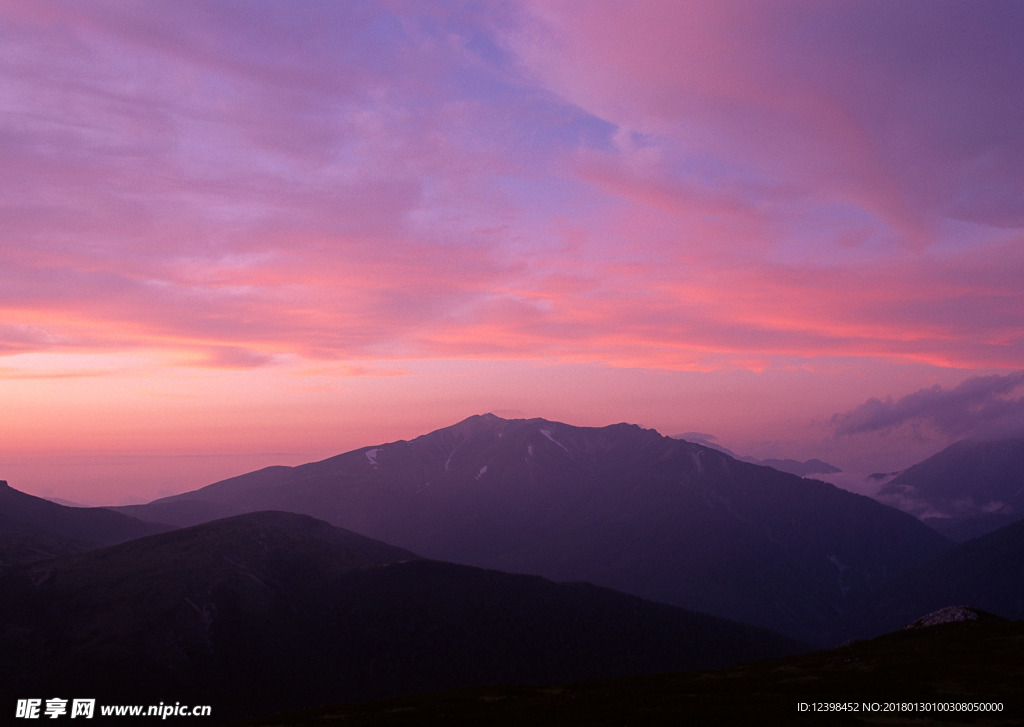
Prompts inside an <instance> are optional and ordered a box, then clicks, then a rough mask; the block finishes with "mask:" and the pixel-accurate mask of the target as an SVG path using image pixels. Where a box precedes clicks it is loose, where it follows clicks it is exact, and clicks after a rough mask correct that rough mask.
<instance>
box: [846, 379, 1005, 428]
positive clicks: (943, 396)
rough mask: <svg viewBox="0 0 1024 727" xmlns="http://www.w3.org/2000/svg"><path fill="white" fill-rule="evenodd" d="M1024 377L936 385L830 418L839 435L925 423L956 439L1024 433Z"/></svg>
mask: <svg viewBox="0 0 1024 727" xmlns="http://www.w3.org/2000/svg"><path fill="white" fill-rule="evenodd" d="M1022 388H1024V372H1017V373H1013V374H1008V375H1006V376H978V377H974V378H970V379H967V380H966V381H964V382H963V383H961V384H959V385H958V386H956V387H954V388H952V389H944V388H942V387H941V386H933V387H931V388H928V389H921V390H920V391H916V392H914V393H913V394H908V395H907V396H904V397H902V398H900V399H897V400H893V399H891V398H887V399H885V400H880V399H869V400H868V401H866V402H864V403H863V404H861V405H860V406H859V407H857V408H856V409H853V410H851V411H848V412H844V413H841V414H836V415H835V416H834V417H833V418H832V423H833V425H834V426H835V432H836V434H837V435H849V434H863V433H867V432H879V431H886V430H890V429H895V428H898V427H901V426H903V425H906V424H924V425H930V426H932V427H934V428H935V429H936V430H938V431H939V432H941V433H942V434H945V435H948V436H954V437H966V436H978V437H991V436H1000V435H1007V434H1017V435H1019V434H1022V433H1024V396H1022V395H1021V394H1022Z"/></svg>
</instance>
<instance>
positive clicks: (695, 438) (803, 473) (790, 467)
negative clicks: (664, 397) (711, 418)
mask: <svg viewBox="0 0 1024 727" xmlns="http://www.w3.org/2000/svg"><path fill="white" fill-rule="evenodd" d="M672 438H673V439H683V440H686V441H687V442H693V443H694V444H702V445H704V446H705V447H710V448H711V449H717V450H718V451H719V452H724V453H725V454H727V455H729V456H730V457H732V458H733V459H738V460H740V461H741V462H750V463H751V464H759V465H763V466H764V467H771V468H772V469H777V470H779V471H781V472H788V473H789V474H791V475H797V476H798V477H808V476H810V475H830V474H835V473H837V472H842V470H841V469H839V468H838V467H835V466H833V465H830V464H829V463H828V462H822V461H821V460H820V459H809V460H807V461H805V462H801V461H799V460H796V459H758V458H757V457H741V456H740V455H738V454H736V453H735V452H733V451H732V450H730V449H727V448H726V447H723V446H722V445H720V444H717V443H716V442H715V441H714V438H713V437H711V436H710V435H707V434H701V433H700V432H687V433H685V434H675V435H673V436H672Z"/></svg>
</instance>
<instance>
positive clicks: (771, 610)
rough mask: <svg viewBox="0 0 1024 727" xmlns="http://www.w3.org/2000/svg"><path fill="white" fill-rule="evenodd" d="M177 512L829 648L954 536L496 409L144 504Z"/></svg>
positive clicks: (658, 443)
mask: <svg viewBox="0 0 1024 727" xmlns="http://www.w3.org/2000/svg"><path fill="white" fill-rule="evenodd" d="M172 507H173V508H176V509H177V511H178V513H179V514H181V513H185V514H187V515H190V516H193V517H195V518H197V519H203V518H205V517H207V516H208V514H209V513H210V512H221V511H223V510H224V509H225V508H234V509H237V510H239V511H250V510H263V509H274V510H287V511H292V512H303V513H308V514H312V515H315V516H317V517H322V518H324V519H325V520H328V521H330V522H332V523H333V524H335V525H338V526H340V527H345V528H348V529H350V530H354V531H356V532H360V533H364V534H366V535H368V536H370V537H374V538H378V539H381V540H384V541H386V542H391V543H395V544H397V545H400V546H402V547H406V548H409V549H410V550H413V551H415V552H417V553H420V554H422V555H424V556H427V557H431V558H436V559H439V560H446V561H454V562H459V563H464V564H468V565H475V566H481V567H487V568H496V569H499V570H503V571H511V572H522V573H533V574H537V575H541V576H545V577H547V578H551V579H553V580H558V581H567V580H584V581H589V582H592V583H596V584H598V585H601V586H606V587H610V588H614V589H617V590H621V591H625V592H628V593H632V594H635V595H639V596H642V597H644V598H650V599H652V600H656V601H662V602H666V603H671V604H674V605H678V606H682V607H685V608H690V609H693V610H697V611H704V612H708V613H714V614H716V615H719V616H723V617H726V618H730V619H733V620H736V621H742V622H747V623H754V624H757V625H760V626H765V627H767V628H771V629H774V630H776V631H780V632H782V633H786V634H788V635H790V636H793V637H795V638H799V639H802V640H805V641H814V642H819V643H821V642H823V640H824V639H826V638H827V635H828V634H830V633H831V632H832V630H833V626H834V624H835V621H836V620H837V619H838V618H839V617H840V616H841V615H842V614H843V612H844V610H845V609H846V607H847V604H848V603H849V602H850V601H851V599H853V598H856V597H857V596H858V595H859V594H860V593H863V592H865V591H866V590H867V589H868V588H870V587H871V586H872V585H873V584H875V583H877V582H879V581H881V580H882V579H883V578H884V577H885V576H886V575H887V574H890V573H893V572H897V571H899V570H901V569H903V568H905V567H908V566H911V565H913V564H915V563H918V562H921V561H923V560H926V559H928V558H931V557H933V556H935V555H937V554H938V553H939V552H941V551H943V550H944V549H945V548H946V547H947V546H948V543H947V541H946V540H944V539H943V538H942V537H940V536H939V535H938V534H936V533H935V532H933V531H932V530H930V529H928V528H926V527H925V526H923V525H922V524H921V523H920V522H918V521H917V520H915V519H914V518H912V517H910V516H908V515H906V514H905V513H901V512H898V511H896V510H894V509H891V508H888V507H885V506H883V505H881V504H879V503H877V502H875V501H874V500H871V499H870V498H867V497H862V496H859V495H854V494H852V493H849V492H846V491H843V490H840V489H838V488H836V487H833V486H832V485H828V484H825V483H822V482H817V481H813V480H805V479H801V478H799V477H795V476H793V475H789V474H786V473H783V472H779V471H777V470H774V469H771V468H768V467H760V466H756V465H752V464H748V463H744V462H739V461H737V460H735V459H733V458H731V457H729V456H727V455H725V454H723V453H721V452H717V451H715V450H712V449H708V448H707V447H703V446H700V445H696V444H692V443H689V442H685V441H681V440H676V439H672V438H669V437H663V436H661V435H660V434H658V433H657V432H655V431H653V430H645V429H641V428H640V427H637V426H635V425H628V424H617V425H613V426H608V427H603V428H581V427H572V426H569V425H566V424H560V423H557V422H549V421H545V420H543V419H531V420H513V421H509V420H505V419H500V418H498V417H496V416H493V415H484V416H475V417H471V418H469V419H467V420H465V421H463V422H460V423H459V424H456V425H454V426H451V427H447V428H445V429H441V430H438V431H436V432H432V433H430V434H427V435H424V436H421V437H418V438H416V439H414V440H412V441H402V442H395V443H392V444H385V445H380V446H375V447H364V448H362V449H358V450H355V451H352V452H348V453H346V454H342V455H339V456H337V457H332V458H330V459H327V460H324V461H322V462H315V463H311V464H307V465H302V466H299V467H273V468H268V469H264V470H260V471H258V472H253V473H250V474H247V475H242V476H240V477H235V478H232V479H229V480H225V481H222V482H218V483H215V484H213V485H210V486H208V487H205V488H202V489H200V490H197V491H195V492H190V493H186V494H183V495H179V496H176V497H172V498H166V499H163V500H158V501H157V502H155V503H153V504H152V505H149V506H142V507H140V508H136V509H134V510H133V512H136V513H139V514H140V517H147V516H150V517H156V516H157V515H149V513H156V514H158V515H159V516H160V517H166V516H167V514H168V513H169V508H172ZM179 522H181V521H179Z"/></svg>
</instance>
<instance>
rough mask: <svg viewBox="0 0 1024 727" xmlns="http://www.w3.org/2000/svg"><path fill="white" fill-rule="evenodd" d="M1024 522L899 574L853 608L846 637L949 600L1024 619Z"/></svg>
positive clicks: (903, 620) (880, 628)
mask: <svg viewBox="0 0 1024 727" xmlns="http://www.w3.org/2000/svg"><path fill="white" fill-rule="evenodd" d="M1022 564H1024V521H1021V522H1016V523H1014V524H1012V525H1009V526H1006V527H1004V528H1001V529H999V530H996V531H995V532H992V533H989V534H987V535H985V536H982V537H980V538H976V539H974V540H971V541H968V542H966V543H963V544H961V545H958V546H956V547H955V548H954V549H952V550H950V551H949V552H947V553H944V554H942V555H940V556H938V557H937V558H935V559H933V560H931V561H929V562H927V563H923V564H920V565H917V566H915V567H914V568H913V569H911V570H910V571H907V572H904V573H900V574H898V576H897V577H895V578H892V579H890V580H889V581H887V582H886V583H884V584H882V585H881V586H879V587H878V588H877V589H875V591H874V592H872V593H871V594H870V595H869V596H868V598H867V599H866V600H865V602H864V603H861V604H858V606H856V607H855V608H853V609H851V614H852V618H851V623H850V624H849V625H848V627H847V629H846V633H845V635H846V636H848V637H865V636H869V635H871V634H875V633H879V632H881V631H887V630H891V629H895V628H898V627H899V626H900V625H902V624H905V623H908V622H910V621H911V620H913V619H914V618H916V617H917V616H918V615H919V614H922V613H928V612H931V611H934V610H936V609H939V608H942V607H944V606H948V605H950V604H961V603H966V604H970V605H971V606H972V607H976V608H980V609H983V610H985V611H988V612H990V613H993V614H996V615H997V616H1001V617H1002V618H1006V619H1012V620H1019V619H1024V568H1022V567H1021V565H1022Z"/></svg>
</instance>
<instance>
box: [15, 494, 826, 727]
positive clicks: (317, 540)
mask: <svg viewBox="0 0 1024 727" xmlns="http://www.w3.org/2000/svg"><path fill="white" fill-rule="evenodd" d="M0 592H2V593H3V599H2V600H0V625H2V628H0V694H2V695H3V696H4V697H6V698H9V699H10V700H11V703H13V701H14V699H15V698H25V697H27V696H34V695H39V696H45V697H51V696H54V695H65V696H70V695H76V696H77V695H82V694H86V695H89V696H91V697H95V698H96V699H97V700H98V701H99V702H100V703H101V704H110V703H113V704H119V703H123V702H125V701H130V702H136V703H142V702H150V703H153V704H155V703H156V702H157V701H165V700H167V699H168V698H169V697H170V696H173V695H179V697H178V698H179V699H181V698H183V697H187V699H188V700H190V701H191V702H192V703H206V704H211V705H216V707H215V708H216V712H217V713H216V715H215V716H217V717H218V719H219V720H224V719H230V718H237V717H243V716H246V715H262V714H267V713H269V712H274V711H279V710H281V709H287V708H292V709H294V708H298V707H302V706H314V705H321V704H329V703H337V702H343V701H351V700H365V699H370V698H381V697H387V696H393V695H398V694H409V693H414V692H422V691H428V690H436V689H441V688H449V687H453V686H466V685H473V684H492V683H534V684H537V683H550V682H558V681H566V680H571V679H590V678H599V677H610V676H622V675H628V674H647V673H656V672H664V671H677V670H684V669H694V668H707V667H710V666H724V665H728V664H732V663H738V662H742V661H747V660H750V659H757V658H764V657H766V656H776V655H780V654H785V653H793V652H795V651H798V650H802V649H803V648H806V647H803V646H802V645H800V644H798V643H796V642H793V641H792V640H789V639H786V638H784V637H782V636H778V635H776V634H773V633H770V632H768V631H766V630H763V629H758V628H755V627H750V626H745V625H741V624H736V623H732V622H729V621H726V620H724V619H720V618H715V617H712V616H707V615H703V614H697V613H692V612H688V611H685V610H682V609H679V608H675V607H672V606H668V605H665V604H657V603H651V602H648V601H644V600H642V599H639V598H636V597H632V596H627V595H624V594H621V593H616V592H614V591H610V590H607V589H602V588H598V587H596V586H592V585H589V584H584V583H575V584H556V583H552V582H551V581H548V580H545V579H542V578H539V577H535V576H522V575H510V574H506V573H500V572H497V571H489V570H482V569H477V568H471V567H468V566H459V565H454V564H450V563H442V562H437V561H429V560H423V559H420V558H419V557H417V556H416V555H414V554H412V553H410V552H408V551H406V550H404V549H401V548H396V547H393V546H390V545H387V544H385V543H381V542H379V541H375V540H371V539H369V538H366V537H363V536H361V535H357V534H355V533H352V532H349V531H345V530H341V529H339V528H335V527H333V526H331V525H329V524H327V523H325V522H323V521H319V520H315V519H313V518H310V517H308V516H304V515H296V514H292V513H280V512H259V513H251V514H247V515H241V516H237V517H233V518H227V519H223V520H219V521H216V522H212V523H207V524H203V525H198V526H193V527H191V528H186V529H181V530H177V531H174V532H168V533H163V534H159V535H153V536H149V537H144V538H141V539H137V540H133V541H131V542H127V543H123V544H120V545H117V546H112V547H107V548H100V549H96V550H93V551H90V552H88V553H84V554H78V555H72V556H64V557H59V558H54V559H49V560H45V561H36V562H32V563H25V564H21V565H17V566H13V567H11V568H9V569H8V570H7V571H6V572H5V573H3V574H2V575H0Z"/></svg>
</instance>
